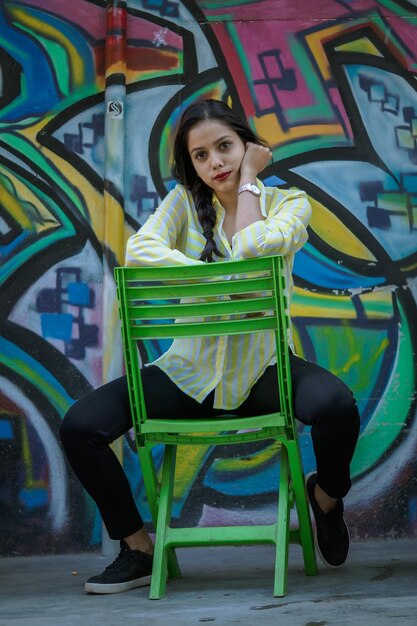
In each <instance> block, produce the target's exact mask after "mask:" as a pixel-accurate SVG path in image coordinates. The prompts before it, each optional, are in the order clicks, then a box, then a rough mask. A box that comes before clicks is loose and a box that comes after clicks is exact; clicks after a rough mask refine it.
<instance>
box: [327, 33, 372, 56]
mask: <svg viewBox="0 0 417 626" xmlns="http://www.w3.org/2000/svg"><path fill="white" fill-rule="evenodd" d="M335 50H336V51H337V52H363V53H365V54H372V55H373V56H376V57H382V56H383V55H382V53H381V52H380V51H379V50H378V48H377V47H376V46H374V44H373V43H372V41H370V39H368V37H359V39H356V40H355V41H349V42H347V43H344V44H342V45H340V46H337V47H336V48H335Z"/></svg>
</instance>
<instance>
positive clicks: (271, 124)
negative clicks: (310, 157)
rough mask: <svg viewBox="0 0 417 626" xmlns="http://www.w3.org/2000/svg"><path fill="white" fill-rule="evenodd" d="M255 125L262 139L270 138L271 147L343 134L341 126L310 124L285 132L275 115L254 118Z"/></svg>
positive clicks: (269, 114)
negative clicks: (310, 138)
mask: <svg viewBox="0 0 417 626" xmlns="http://www.w3.org/2000/svg"><path fill="white" fill-rule="evenodd" d="M253 123H254V125H255V130H256V132H257V133H258V134H259V135H260V136H261V137H268V142H269V143H270V144H271V145H280V146H282V145H285V144H287V143H292V142H293V141H295V140H298V139H302V140H306V139H308V137H320V136H326V135H331V136H334V135H340V134H341V133H342V127H341V125H340V124H309V125H308V126H305V125H302V126H294V127H293V128H288V129H286V130H283V129H282V126H281V124H280V123H279V121H278V119H277V117H276V115H275V114H274V113H268V114H266V115H262V117H254V118H253Z"/></svg>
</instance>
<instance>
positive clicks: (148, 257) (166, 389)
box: [61, 100, 360, 593]
mask: <svg viewBox="0 0 417 626" xmlns="http://www.w3.org/2000/svg"><path fill="white" fill-rule="evenodd" d="M271 156H272V155H271V151H270V150H269V148H268V146H267V145H266V144H265V142H263V141H262V140H261V139H260V138H259V137H258V136H257V135H256V134H255V133H254V132H253V131H252V130H251V129H250V128H249V127H248V125H247V124H246V122H244V121H243V120H241V119H240V118H239V117H238V116H237V115H236V114H235V113H234V112H233V111H232V110H231V109H230V108H229V107H228V106H227V105H226V104H224V103H223V102H220V101H216V100H205V101H201V102H197V103H196V104H193V105H191V106H190V107H188V108H187V109H186V111H185V112H184V114H183V116H182V118H181V122H180V125H179V128H178V131H177V135H176V138H175V143H174V159H173V168H172V171H173V174H174V176H175V178H176V179H177V180H178V181H179V184H178V185H177V186H176V187H175V189H173V190H172V191H171V192H170V193H168V195H167V196H166V198H165V199H164V200H163V201H162V203H161V204H160V206H159V207H158V208H157V210H156V211H155V213H154V214H153V215H152V216H151V217H150V218H149V219H148V220H147V222H146V223H145V224H144V225H143V226H142V228H141V229H140V230H139V231H138V232H137V233H136V234H135V235H133V236H132V237H130V239H129V241H128V244H127V252H126V262H127V264H129V265H134V264H138V265H155V264H158V265H178V264H195V263H204V262H215V261H216V260H232V259H242V258H249V257H254V256H258V255H272V254H280V255H283V257H284V260H285V267H286V273H287V284H288V285H289V291H291V288H292V278H291V271H292V265H293V257H294V254H295V253H296V252H297V251H298V250H299V249H300V248H301V247H302V246H303V245H304V243H305V242H306V240H307V225H308V221H309V218H310V214H311V207H310V205H309V203H308V201H307V198H306V195H305V194H304V193H303V192H302V191H298V190H296V191H294V190H291V191H287V190H281V189H278V188H275V187H265V186H264V185H263V184H262V183H261V182H260V180H258V178H257V175H258V174H259V173H260V172H261V171H262V170H263V169H264V168H265V166H266V165H267V163H268V162H269V160H270V159H271ZM290 343H291V346H290V347H291V349H292V351H293V346H292V342H290ZM197 345H198V349H196V347H197ZM242 354H244V355H245V358H243V359H242V358H241V356H242ZM239 355H240V356H239ZM290 358H291V374H292V386H293V394H294V398H293V401H294V410H295V414H296V417H297V418H298V419H299V420H300V421H301V422H303V423H304V424H308V425H311V426H312V429H311V433H312V438H313V445H314V452H315V455H316V460H317V472H316V473H314V474H312V475H311V476H310V477H309V478H308V480H307V491H308V496H309V500H310V505H311V508H312V510H313V513H314V518H315V538H316V546H317V549H318V551H319V554H320V556H321V557H322V559H323V561H324V562H325V563H326V564H327V565H329V566H331V567H338V566H340V565H342V564H343V563H344V562H345V560H346V557H347V554H348V549H349V533H348V529H347V527H346V524H345V521H344V519H343V501H342V498H343V497H344V496H345V495H346V494H347V493H348V491H349V489H350V485H351V481H350V474H349V465H350V461H351V459H352V455H353V451H354V448H355V445H356V441H357V437H358V432H359V421H360V420H359V414H358V409H357V407H356V404H355V401H354V399H353V396H352V393H351V391H350V390H349V389H348V388H347V387H346V386H345V385H344V383H342V381H340V380H339V379H338V378H336V377H335V376H334V375H333V374H331V373H330V372H327V371H326V370H324V369H322V368H321V367H319V366H318V365H315V364H313V363H308V362H306V361H305V360H303V359H301V358H300V357H297V356H295V355H294V354H293V353H292V354H291V357H290ZM275 362H276V359H275V355H274V348H273V342H271V341H269V340H268V333H265V335H256V336H255V335H253V336H251V335H245V336H235V337H229V338H227V340H225V339H224V338H218V337H217V338H216V337H214V338H209V339H207V340H205V341H204V342H202V341H200V342H199V343H198V344H197V343H192V342H191V341H190V340H183V341H178V340H177V341H175V342H174V343H173V344H172V346H171V348H170V349H169V350H168V351H167V352H166V353H165V354H163V355H162V356H161V357H160V358H159V359H157V360H156V361H155V362H154V363H153V364H152V365H150V366H148V367H146V368H144V369H143V370H142V372H143V385H144V393H145V400H146V405H147V411H148V417H150V418H159V417H165V418H166V417H170V418H172V419H175V418H180V417H181V418H187V417H193V418H195V417H196V416H201V417H208V416H210V415H219V414H220V413H222V412H224V410H227V411H228V412H230V411H234V412H235V413H236V414H239V415H255V414H262V413H269V412H271V411H273V410H274V402H276V399H275V398H276V389H277V380H276V376H277V371H276V366H275ZM167 407H169V413H168V414H167ZM131 426H132V419H131V414H130V407H129V398H128V389H127V383H126V378H125V377H122V378H119V379H117V380H114V381H112V382H110V383H108V384H107V385H104V386H103V387H101V388H99V389H96V390H95V391H93V392H92V393H90V394H89V395H87V396H86V397H84V398H81V399H80V400H78V402H76V403H75V404H74V405H73V406H72V407H71V408H70V410H69V411H68V413H67V415H66V417H65V419H64V421H63V423H62V427H61V439H62V443H63V445H64V448H65V451H66V454H67V456H68V459H69V461H70V463H71V465H72V467H73V469H74V471H75V473H76V474H77V476H78V478H79V479H80V481H81V483H82V484H83V486H84V487H85V489H86V490H87V491H88V493H89V494H90V495H91V496H92V497H93V499H94V500H95V502H96V503H97V506H98V508H99V510H100V513H101V516H102V519H103V521H104V524H105V525H106V528H107V530H108V533H109V535H110V537H111V538H112V539H119V540H120V543H121V551H120V553H119V555H118V556H117V558H116V560H115V561H114V562H113V563H112V564H111V565H110V566H109V567H108V568H106V570H105V571H104V572H103V573H102V574H100V575H98V576H94V577H93V578H90V579H89V580H88V581H87V583H86V586H85V589H86V591H87V592H88V593H116V592H119V591H126V590H128V589H132V588H134V587H139V586H142V585H145V584H148V583H149V581H150V574H151V570H152V552H153V545H152V542H151V539H150V537H149V535H148V534H147V532H146V530H145V528H144V525H143V521H142V518H141V516H140V514H139V512H138V510H137V508H136V505H135V503H134V500H133V497H132V493H131V490H130V487H129V484H128V481H127V479H126V476H125V474H124V472H123V470H122V467H121V466H120V463H119V462H118V460H117V458H116V457H115V456H114V454H113V451H112V450H111V448H110V447H109V444H110V443H111V442H112V441H114V440H115V439H117V437H119V436H120V435H122V434H123V433H124V432H126V431H127V430H128V429H129V428H131Z"/></svg>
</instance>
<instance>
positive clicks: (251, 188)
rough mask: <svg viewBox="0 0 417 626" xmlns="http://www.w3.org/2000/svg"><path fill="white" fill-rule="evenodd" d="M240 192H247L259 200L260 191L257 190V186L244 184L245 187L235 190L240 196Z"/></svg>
mask: <svg viewBox="0 0 417 626" xmlns="http://www.w3.org/2000/svg"><path fill="white" fill-rule="evenodd" d="M242 191H249V192H250V193H251V194H252V195H254V196H256V197H257V198H259V196H260V195H261V190H260V189H259V187H258V185H254V184H253V183H245V185H241V186H240V187H239V189H238V190H237V193H238V194H240V193H242Z"/></svg>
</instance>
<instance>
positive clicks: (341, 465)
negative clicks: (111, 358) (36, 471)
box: [61, 355, 360, 539]
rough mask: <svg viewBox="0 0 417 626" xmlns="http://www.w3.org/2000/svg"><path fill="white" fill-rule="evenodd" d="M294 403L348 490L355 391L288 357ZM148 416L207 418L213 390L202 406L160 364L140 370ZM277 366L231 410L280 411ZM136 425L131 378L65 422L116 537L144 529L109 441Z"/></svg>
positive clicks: (320, 456)
mask: <svg viewBox="0 0 417 626" xmlns="http://www.w3.org/2000/svg"><path fill="white" fill-rule="evenodd" d="M290 363H291V375H292V387H293V402H294V411H295V415H296V417H297V419H298V420H299V421H300V422H302V423H303V424H307V425H310V426H311V427H312V428H311V434H312V440H313V447H314V453H315V456H316V461H317V482H318V484H319V485H320V487H321V488H322V489H323V490H324V491H325V492H326V493H327V494H328V495H329V496H331V497H334V498H343V497H344V496H345V495H346V494H347V492H348V491H349V489H350V485H351V482H350V472H349V466H350V462H351V459H352V456H353V452H354V449H355V445H356V441H357V438H358V434H359V425H360V418H359V412H358V409H357V406H356V403H355V400H354V398H353V395H352V392H351V391H350V389H349V388H348V387H347V386H346V385H345V384H344V383H343V382H342V381H341V380H339V379H338V378H337V377H336V376H334V375H333V374H331V373H330V372H328V371H326V370H324V369H323V368H321V367H320V366H318V365H316V364H314V363H309V362H307V361H304V360H303V359H301V358H299V357H297V356H294V355H290ZM142 379H143V386H144V394H145V402H146V407H147V412H148V417H149V418H151V419H152V418H153V419H155V418H160V417H161V418H162V417H164V418H165V419H166V418H168V417H169V418H171V419H179V418H183V419H187V418H196V417H200V418H204V417H209V416H215V415H218V414H220V413H222V412H224V411H219V410H216V409H213V398H214V391H213V392H212V393H210V394H209V395H208V396H207V398H205V400H204V401H203V403H202V404H200V403H199V402H197V401H196V400H194V399H193V398H191V397H190V396H188V395H187V394H185V393H183V392H182V391H181V390H180V389H179V388H178V387H177V386H176V385H175V383H173V382H172V380H171V379H170V378H169V377H168V376H167V375H166V374H165V373H164V372H163V371H162V370H160V369H159V368H158V367H156V366H155V365H151V366H150V367H146V368H144V369H143V370H142ZM277 387H278V385H277V368H276V366H275V365H274V366H271V367H268V368H267V369H266V371H265V373H264V374H263V375H262V376H261V378H260V379H259V380H258V381H257V382H256V383H255V385H254V386H253V387H252V389H251V392H250V395H249V397H248V398H247V399H246V400H245V401H244V402H243V403H242V404H241V405H240V406H239V407H238V408H237V409H234V411H233V413H236V414H237V415H243V416H245V415H246V416H249V415H261V414H263V413H271V412H273V411H274V410H276V405H277ZM131 427H132V417H131V412H130V406H129V396H128V389H127V382H126V377H124V376H123V377H122V378H118V379H117V380H114V381H112V382H110V383H108V384H106V385H103V386H102V387H99V388H98V389H96V390H94V391H92V392H91V393H89V394H88V395H86V396H84V397H83V398H81V399H80V400H78V401H77V402H75V404H73V405H72V407H71V408H70V409H69V411H68V413H67V414H66V416H65V418H64V420H63V422H62V424H61V441H62V443H63V446H64V449H65V452H66V454H67V457H68V460H69V462H70V464H71V466H72V468H73V470H74V472H75V474H76V475H77V477H78V478H79V480H80V481H81V483H82V484H83V486H84V488H85V489H86V490H87V491H88V493H89V494H90V495H91V497H92V498H93V499H94V500H95V502H96V504H97V506H98V508H99V511H100V513H101V516H102V519H103V521H104V524H105V526H106V528H107V531H108V533H109V535H110V537H111V538H112V539H121V538H123V537H127V536H129V535H131V534H133V533H134V532H136V531H137V530H139V529H141V528H142V527H143V521H142V518H141V516H140V514H139V512H138V510H137V508H136V505H135V502H134V499H133V496H132V492H131V489H130V486H129V483H128V480H127V478H126V475H125V473H124V471H123V469H122V467H121V465H120V463H119V461H118V459H117V457H116V456H115V454H114V453H113V450H112V449H111V448H110V446H109V444H110V443H111V442H112V441H114V440H115V439H117V438H118V437H120V436H121V435H122V434H123V433H125V432H126V431H127V430H129V428H131Z"/></svg>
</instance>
